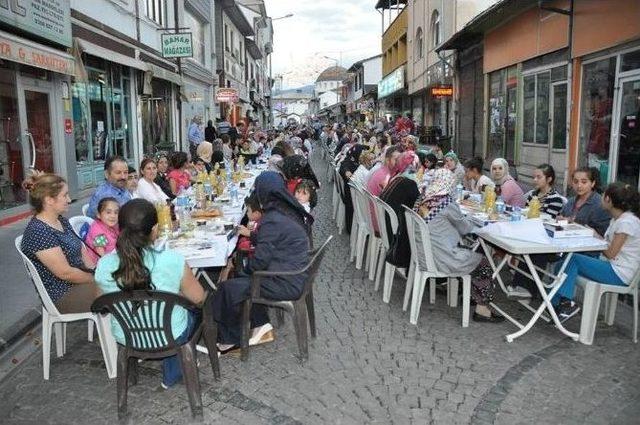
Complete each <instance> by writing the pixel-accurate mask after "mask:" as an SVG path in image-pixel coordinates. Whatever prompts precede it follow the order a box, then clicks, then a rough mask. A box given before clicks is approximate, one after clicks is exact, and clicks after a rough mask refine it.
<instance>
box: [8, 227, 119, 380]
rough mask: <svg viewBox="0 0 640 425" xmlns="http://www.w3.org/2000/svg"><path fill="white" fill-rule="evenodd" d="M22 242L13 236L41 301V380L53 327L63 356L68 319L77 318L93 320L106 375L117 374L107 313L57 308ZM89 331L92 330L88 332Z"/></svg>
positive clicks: (46, 368)
mask: <svg viewBox="0 0 640 425" xmlns="http://www.w3.org/2000/svg"><path fill="white" fill-rule="evenodd" d="M21 243H22V235H20V236H18V237H17V238H16V239H15V247H16V250H17V251H18V253H20V256H21V257H22V261H23V263H24V267H25V269H26V270H27V275H28V276H29V277H30V278H31V281H32V282H33V284H34V285H35V287H36V290H37V291H38V295H39V296H40V300H41V301H42V369H43V374H44V379H45V380H48V379H49V365H50V358H51V333H52V332H53V328H54V327H55V336H56V354H57V356H58V357H62V356H63V355H64V353H65V351H66V342H67V322H75V321H78V320H89V321H91V322H94V323H95V325H96V328H97V329H98V336H99V338H100V347H101V349H102V357H103V358H104V364H105V366H106V368H107V376H108V377H109V378H110V379H113V378H115V377H116V373H117V370H118V369H117V359H118V346H117V344H116V341H115V339H114V338H113V335H112V334H111V326H110V318H109V316H103V315H99V314H94V313H90V312H88V313H73V314H62V313H60V312H59V311H58V309H57V307H56V306H55V304H54V303H53V301H51V298H50V297H49V294H48V293H47V290H46V289H45V287H44V284H43V283H42V280H41V279H40V275H39V274H38V271H37V270H36V268H35V266H34V265H33V263H32V262H31V260H30V259H29V258H28V257H27V256H26V255H24V253H23V252H22V250H21V249H20V245H21ZM91 333H93V332H92V331H91Z"/></svg>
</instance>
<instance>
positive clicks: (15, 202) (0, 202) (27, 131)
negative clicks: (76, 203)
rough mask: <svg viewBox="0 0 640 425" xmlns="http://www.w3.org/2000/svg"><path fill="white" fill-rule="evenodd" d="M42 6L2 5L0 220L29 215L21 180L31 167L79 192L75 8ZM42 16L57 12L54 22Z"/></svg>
mask: <svg viewBox="0 0 640 425" xmlns="http://www.w3.org/2000/svg"><path fill="white" fill-rule="evenodd" d="M41 8H42V9H40V10H39V11H36V10H34V9H33V8H28V9H26V8H24V7H23V6H22V5H21V4H19V3H17V2H9V3H7V2H5V6H4V7H0V47H1V48H0V59H2V60H1V61H0V142H1V143H0V223H3V222H6V221H7V220H9V219H12V218H14V217H16V216H24V215H25V214H29V207H28V206H27V193H26V192H25V191H24V190H23V189H22V187H21V184H22V181H23V180H24V178H25V176H26V175H27V173H28V172H29V170H30V169H39V170H43V171H48V172H55V173H58V174H60V175H63V176H67V177H68V183H69V189H70V192H71V193H72V194H74V193H77V191H78V183H77V175H76V163H75V152H74V149H73V146H74V137H73V122H72V120H73V116H72V111H71V90H72V77H73V75H74V74H75V67H76V61H75V59H74V58H73V56H72V55H70V54H68V53H67V49H70V48H71V47H72V46H73V38H72V34H71V32H72V31H71V7H70V3H69V0H60V1H58V2H56V4H53V3H51V4H49V3H47V4H42V6H41ZM42 14H44V15H51V19H50V20H49V21H48V22H49V24H48V25H45V23H44V22H43V20H42V19H41V16H42Z"/></svg>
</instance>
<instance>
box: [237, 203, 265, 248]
mask: <svg viewBox="0 0 640 425" xmlns="http://www.w3.org/2000/svg"><path fill="white" fill-rule="evenodd" d="M244 204H245V205H246V206H247V218H248V219H249V222H248V223H247V225H246V226H243V225H240V226H239V227H238V235H239V238H238V245H237V248H238V250H239V251H240V252H241V253H242V254H244V255H247V256H249V257H251V255H252V254H253V252H254V251H255V239H254V238H253V237H252V236H255V233H256V231H257V230H258V225H259V224H260V219H262V208H261V207H260V202H258V197H257V196H256V195H255V194H251V195H249V196H247V197H246V198H245V200H244Z"/></svg>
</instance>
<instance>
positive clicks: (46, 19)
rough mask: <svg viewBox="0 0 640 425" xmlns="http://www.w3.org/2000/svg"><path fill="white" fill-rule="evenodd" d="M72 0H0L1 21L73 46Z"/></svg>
mask: <svg viewBox="0 0 640 425" xmlns="http://www.w3.org/2000/svg"><path fill="white" fill-rule="evenodd" d="M69 2H70V0H28V1H27V0H4V1H1V0H0V21H1V22H4V23H6V24H8V25H11V26H12V27H15V28H18V29H20V30H22V31H26V32H29V33H31V34H34V35H37V36H39V37H42V38H46V39H47V40H51V41H53V42H55V43H58V44H62V45H65V46H67V47H71V8H70V6H69Z"/></svg>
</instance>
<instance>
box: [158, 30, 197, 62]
mask: <svg viewBox="0 0 640 425" xmlns="http://www.w3.org/2000/svg"><path fill="white" fill-rule="evenodd" d="M161 42H162V57H163V58H190V57H192V56H193V40H192V37H191V33H190V32H181V33H177V34H170V33H169V34H162V35H161Z"/></svg>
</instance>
